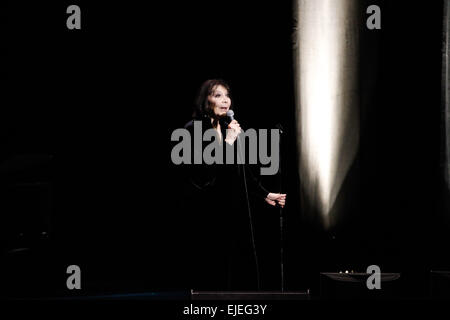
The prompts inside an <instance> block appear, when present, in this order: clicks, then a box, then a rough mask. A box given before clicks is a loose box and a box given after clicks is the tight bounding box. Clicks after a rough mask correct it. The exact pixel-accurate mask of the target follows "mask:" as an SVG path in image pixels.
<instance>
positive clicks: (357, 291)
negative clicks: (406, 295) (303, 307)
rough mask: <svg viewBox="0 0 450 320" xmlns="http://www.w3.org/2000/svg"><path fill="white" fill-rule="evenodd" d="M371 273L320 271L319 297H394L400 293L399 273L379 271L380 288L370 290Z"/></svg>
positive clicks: (397, 296)
mask: <svg viewBox="0 0 450 320" xmlns="http://www.w3.org/2000/svg"><path fill="white" fill-rule="evenodd" d="M371 275H372V274H371V273H333V272H321V273H320V298H321V299H394V298H399V297H400V294H401V291H400V289H401V285H400V281H395V280H398V279H399V278H400V273H381V274H380V280H381V289H372V290H370V289H369V288H368V287H367V279H368V278H369V277H370V276H371Z"/></svg>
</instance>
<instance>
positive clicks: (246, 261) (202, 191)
mask: <svg viewBox="0 0 450 320" xmlns="http://www.w3.org/2000/svg"><path fill="white" fill-rule="evenodd" d="M198 121H202V130H203V132H204V131H205V130H207V129H210V128H212V124H211V119H210V118H209V117H205V118H203V119H202V120H198ZM226 125H227V124H226V123H222V125H221V128H222V148H223V152H224V153H223V155H224V158H223V159H224V164H212V165H207V164H205V163H204V162H203V161H202V163H203V164H190V165H184V169H185V170H184V173H185V181H187V183H186V192H185V201H186V202H185V204H186V205H187V206H188V208H189V211H190V212H191V213H192V216H193V220H192V222H193V227H192V228H191V231H192V238H191V240H192V242H191V244H192V246H193V247H194V248H192V250H195V253H196V255H195V256H194V259H195V261H192V265H193V267H194V272H193V274H192V275H193V276H194V279H195V280H194V281H193V284H192V285H193V287H194V288H193V289H199V290H251V289H256V288H257V274H256V263H255V257H254V248H253V244H252V234H251V227H250V223H251V222H250V216H249V210H248V204H247V197H246V189H245V184H244V171H243V170H245V177H246V182H247V191H248V196H249V198H251V197H254V196H256V197H258V198H260V199H261V201H263V199H265V198H266V196H267V195H268V193H269V192H268V191H267V190H266V189H264V188H263V187H262V185H261V184H260V183H259V181H258V180H257V179H256V178H255V177H254V175H253V174H252V172H251V171H250V168H249V166H248V165H242V164H236V163H235V164H225V159H226V147H225V144H226V142H225V141H224V139H225V137H226ZM185 128H186V129H188V130H189V131H190V132H191V137H192V140H193V139H194V123H193V121H190V122H189V123H188V124H187V125H186V126H185ZM209 143H210V142H203V147H204V146H206V145H207V144H209ZM192 144H193V143H192ZM233 147H234V151H235V154H237V147H236V142H235V143H234V145H233ZM191 150H193V149H191ZM202 150H204V149H202ZM192 153H193V152H192ZM244 166H245V167H244ZM186 209H187V208H186ZM251 213H252V215H254V212H251Z"/></svg>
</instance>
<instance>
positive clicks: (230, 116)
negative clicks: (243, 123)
mask: <svg viewBox="0 0 450 320" xmlns="http://www.w3.org/2000/svg"><path fill="white" fill-rule="evenodd" d="M227 117H228V118H230V120H231V121H233V120H234V111H233V110H228V111H227ZM231 121H230V122H231Z"/></svg>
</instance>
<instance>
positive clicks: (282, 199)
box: [265, 193, 286, 208]
mask: <svg viewBox="0 0 450 320" xmlns="http://www.w3.org/2000/svg"><path fill="white" fill-rule="evenodd" d="M265 200H266V202H267V203H268V204H270V205H271V206H276V205H278V206H280V207H281V208H284V205H285V204H286V194H285V193H269V194H268V195H267V197H266V199H265Z"/></svg>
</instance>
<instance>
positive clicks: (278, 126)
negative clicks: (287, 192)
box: [276, 124, 284, 292]
mask: <svg viewBox="0 0 450 320" xmlns="http://www.w3.org/2000/svg"><path fill="white" fill-rule="evenodd" d="M276 127H277V128H278V130H280V148H279V149H280V150H279V157H280V161H279V163H280V167H279V168H278V177H279V184H280V189H279V190H280V193H281V189H282V174H281V164H282V162H281V150H282V149H281V141H282V139H281V137H282V136H283V133H284V132H283V127H282V126H281V124H277V125H276ZM283 226H284V224H283V208H282V207H280V273H281V292H284V252H283V251H284V246H283V244H284V243H283Z"/></svg>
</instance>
